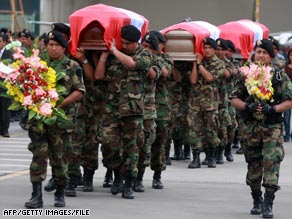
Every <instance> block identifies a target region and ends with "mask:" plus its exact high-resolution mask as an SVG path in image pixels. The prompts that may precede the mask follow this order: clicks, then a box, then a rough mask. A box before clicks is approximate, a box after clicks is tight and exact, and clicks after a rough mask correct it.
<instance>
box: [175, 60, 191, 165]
mask: <svg viewBox="0 0 292 219" xmlns="http://www.w3.org/2000/svg"><path fill="white" fill-rule="evenodd" d="M192 67H193V62H190V61H175V62H174V71H173V72H174V73H175V72H178V74H179V75H180V77H181V79H180V82H179V83H178V84H177V85H176V94H177V95H176V96H175V102H176V103H177V104H178V105H179V107H178V111H177V113H176V117H175V118H174V119H175V122H174V123H175V125H174V131H173V134H172V136H171V137H172V140H173V144H174V156H173V157H172V158H171V159H173V160H184V159H189V156H190V145H189V131H188V130H189V128H190V127H189V126H188V123H187V117H186V116H185V115H187V114H188V109H189V107H188V101H189V94H190V90H191V83H190V74H191V71H192ZM172 108H173V107H172ZM182 146H184V149H183V148H182Z"/></svg>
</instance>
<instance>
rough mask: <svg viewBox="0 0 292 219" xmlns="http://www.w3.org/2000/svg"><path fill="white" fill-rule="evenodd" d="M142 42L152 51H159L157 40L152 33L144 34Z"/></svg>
mask: <svg viewBox="0 0 292 219" xmlns="http://www.w3.org/2000/svg"><path fill="white" fill-rule="evenodd" d="M142 42H146V43H149V44H150V45H151V46H152V48H153V49H154V50H157V51H158V50H159V40H158V38H157V37H156V35H155V34H154V33H151V32H149V33H147V34H145V36H144V38H143V40H142Z"/></svg>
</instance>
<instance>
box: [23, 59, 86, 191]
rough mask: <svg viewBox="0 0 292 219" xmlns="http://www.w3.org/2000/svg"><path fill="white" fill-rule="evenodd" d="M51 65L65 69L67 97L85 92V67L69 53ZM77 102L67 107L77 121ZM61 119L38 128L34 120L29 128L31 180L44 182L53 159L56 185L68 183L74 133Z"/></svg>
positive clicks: (63, 82)
mask: <svg viewBox="0 0 292 219" xmlns="http://www.w3.org/2000/svg"><path fill="white" fill-rule="evenodd" d="M48 65H49V66H51V67H53V68H54V69H56V71H58V70H63V71H64V72H65V73H66V75H65V77H64V78H63V79H62V80H61V81H59V83H60V84H61V85H63V86H65V89H66V93H65V94H64V97H66V96H68V95H69V94H70V93H71V92H73V91H75V90H80V91H82V92H85V86H84V83H83V76H82V69H81V68H80V66H79V64H78V63H77V62H75V61H73V60H70V59H68V58H67V57H66V56H64V58H63V59H62V60H61V61H59V60H58V61H52V62H51V63H48ZM76 109H77V108H76V104H70V105H68V106H66V107H64V110H65V112H66V115H67V116H68V118H70V119H71V120H72V121H73V122H74V123H76ZM62 124H63V123H62V122H61V121H60V120H57V122H56V123H55V124H54V125H52V126H45V128H44V130H43V131H41V130H39V129H38V128H37V127H36V126H35V125H34V124H33V123H32V124H31V126H30V128H29V137H30V138H31V143H30V144H29V145H28V148H29V150H30V151H32V153H33V158H32V162H31V165H30V178H31V182H41V181H43V180H44V179H45V178H46V169H47V160H48V158H49V159H50V163H51V165H52V169H53V170H54V172H53V178H54V182H55V184H56V185H57V187H58V186H61V187H64V186H65V185H66V182H67V180H68V162H67V159H68V156H67V154H68V152H69V151H70V150H71V137H72V136H71V133H72V131H73V129H74V127H73V126H71V127H66V126H63V125H62Z"/></svg>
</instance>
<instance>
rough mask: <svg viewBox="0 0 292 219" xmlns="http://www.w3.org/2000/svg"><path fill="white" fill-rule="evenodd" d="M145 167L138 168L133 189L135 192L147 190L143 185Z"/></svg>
mask: <svg viewBox="0 0 292 219" xmlns="http://www.w3.org/2000/svg"><path fill="white" fill-rule="evenodd" d="M144 172H145V169H140V170H138V175H137V178H136V180H135V182H134V186H133V190H134V191H135V192H145V188H144V185H143V176H144Z"/></svg>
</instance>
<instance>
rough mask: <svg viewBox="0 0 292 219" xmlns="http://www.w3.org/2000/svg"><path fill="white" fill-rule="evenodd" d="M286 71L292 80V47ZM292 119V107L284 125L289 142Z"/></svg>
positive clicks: (287, 113) (286, 138)
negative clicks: (291, 121)
mask: <svg viewBox="0 0 292 219" xmlns="http://www.w3.org/2000/svg"><path fill="white" fill-rule="evenodd" d="M285 72H286V74H287V75H288V76H289V78H290V80H291V81H292V48H290V49H289V50H288V53H287V62H286V64H285ZM290 120H291V109H288V110H287V111H285V112H284V125H285V135H284V141H285V142H288V141H290V138H291V129H290Z"/></svg>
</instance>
